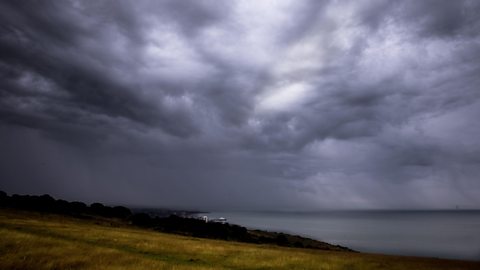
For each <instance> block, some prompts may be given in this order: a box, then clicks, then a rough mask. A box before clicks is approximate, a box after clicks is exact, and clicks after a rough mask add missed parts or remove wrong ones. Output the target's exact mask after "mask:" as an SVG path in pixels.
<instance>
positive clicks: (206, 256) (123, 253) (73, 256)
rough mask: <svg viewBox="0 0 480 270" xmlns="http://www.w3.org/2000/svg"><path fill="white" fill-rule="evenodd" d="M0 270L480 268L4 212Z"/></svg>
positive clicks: (0, 228) (0, 222) (0, 212)
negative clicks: (240, 241) (230, 240)
mask: <svg viewBox="0 0 480 270" xmlns="http://www.w3.org/2000/svg"><path fill="white" fill-rule="evenodd" d="M0 239H1V241H0V269H345V270H347V269H348V270H353V269H420V270H421V269H480V263H479V262H463V261H454V260H440V259H425V258H412V257H399V256H385V255H373V254H362V253H348V252H333V251H318V250H308V249H294V248H282V247H276V246H267V245H253V244H244V243H235V242H225V241H216V240H208V239H199V238H192V237H184V236H178V235H171V234H164V233H158V232H153V231H149V230H142V229H136V228H132V227H128V226H125V225H122V224H121V223H116V224H115V223H114V222H110V221H98V220H78V219H73V218H68V217H62V216H56V215H41V214H38V213H29V212H19V211H12V210H4V209H0Z"/></svg>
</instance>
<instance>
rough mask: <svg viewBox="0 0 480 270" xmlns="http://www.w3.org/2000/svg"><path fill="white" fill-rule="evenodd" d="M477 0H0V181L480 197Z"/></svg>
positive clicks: (217, 195) (412, 201)
mask: <svg viewBox="0 0 480 270" xmlns="http://www.w3.org/2000/svg"><path fill="white" fill-rule="evenodd" d="M479 119H480V1H475V0H472V1H460V0H459V1H450V0H445V1H439V0H430V1H427V0H424V1H416V0H407V1H386V0H385V1H381V0H371V1H367V0H365V1H353V0H352V1H315V0H311V1H298V0H292V1H273V0H272V1H254V0H251V1H216V0H211V1H200V0H165V1H13V0H12V1H9V0H6V1H1V2H0V189H2V190H4V191H6V192H7V193H9V194H12V193H20V194H44V193H49V194H51V195H53V196H55V197H57V198H64V199H69V200H82V201H85V202H93V201H100V202H104V203H114V204H126V205H145V206H159V207H176V208H191V209H192V208H195V209H206V210H239V209H241V210H318V209H331V208H334V209H337V208H342V209H350V208H355V209H356V208H368V209H370V208H450V209H451V208H455V206H457V205H458V206H459V207H461V208H480V120H479Z"/></svg>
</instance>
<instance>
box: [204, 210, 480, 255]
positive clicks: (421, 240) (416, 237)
mask: <svg viewBox="0 0 480 270" xmlns="http://www.w3.org/2000/svg"><path fill="white" fill-rule="evenodd" d="M200 215H207V216H208V218H209V219H215V218H220V217H224V218H226V219H227V222H228V223H230V224H237V225H241V226H244V227H247V228H249V229H261V230H267V231H277V232H285V233H289V234H296V235H301V236H305V237H309V238H313V239H317V240H320V241H324V242H327V243H330V244H336V245H341V246H346V247H349V248H351V249H354V250H357V251H360V252H368V253H381V254H393V255H406V256H422V257H437V258H448V259H462V260H475V261H480V210H448V211H440V210H437V211H423V210H422V211H410V210H409V211H398V210H397V211H390V210H388V211H384V210H369V211H321V212H211V213H207V214H200Z"/></svg>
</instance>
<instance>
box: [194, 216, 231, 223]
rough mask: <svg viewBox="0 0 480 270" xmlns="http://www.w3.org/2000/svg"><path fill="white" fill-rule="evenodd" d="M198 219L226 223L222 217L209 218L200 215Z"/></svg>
mask: <svg viewBox="0 0 480 270" xmlns="http://www.w3.org/2000/svg"><path fill="white" fill-rule="evenodd" d="M198 219H200V220H203V221H205V222H216V223H222V224H225V223H227V219H226V218H224V217H220V218H214V219H210V220H209V219H208V216H201V217H198Z"/></svg>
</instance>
